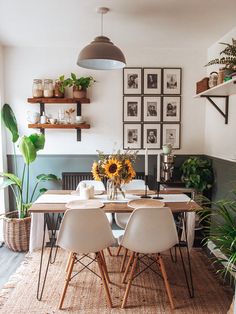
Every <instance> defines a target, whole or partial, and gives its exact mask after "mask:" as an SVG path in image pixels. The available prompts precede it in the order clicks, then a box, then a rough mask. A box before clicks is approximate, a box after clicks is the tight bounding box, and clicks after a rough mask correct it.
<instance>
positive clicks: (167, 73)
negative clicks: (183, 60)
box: [162, 68, 182, 95]
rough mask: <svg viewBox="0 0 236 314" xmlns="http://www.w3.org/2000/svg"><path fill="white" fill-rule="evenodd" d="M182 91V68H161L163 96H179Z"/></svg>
mask: <svg viewBox="0 0 236 314" xmlns="http://www.w3.org/2000/svg"><path fill="white" fill-rule="evenodd" d="M181 91H182V68H163V84H162V93H163V95H180V94H181Z"/></svg>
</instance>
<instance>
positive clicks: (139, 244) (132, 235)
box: [121, 207, 179, 309]
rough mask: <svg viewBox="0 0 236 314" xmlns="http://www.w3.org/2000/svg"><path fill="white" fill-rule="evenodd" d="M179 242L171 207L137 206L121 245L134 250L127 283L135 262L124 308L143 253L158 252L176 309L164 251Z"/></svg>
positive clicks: (127, 267)
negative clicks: (162, 254) (163, 255)
mask: <svg viewBox="0 0 236 314" xmlns="http://www.w3.org/2000/svg"><path fill="white" fill-rule="evenodd" d="M178 242H179V241H178V234H177V230H176V226H175V222H174V218H173V215H172V212H171V210H170V209H169V208H167V207H163V208H137V209H136V210H134V211H133V213H132V214H131V216H130V219H129V221H128V224H127V226H126V229H125V233H124V236H123V238H122V240H121V245H122V246H123V247H124V248H125V249H127V250H129V251H130V252H131V255H130V258H129V261H128V264H127V266H126V270H125V273H124V276H123V278H122V282H123V283H124V282H125V280H126V277H127V275H128V272H129V268H130V266H131V264H132V267H131V271H130V275H129V281H128V284H127V286H126V291H125V294H124V298H123V301H122V305H121V308H124V307H125V305H126V302H127V298H128V294H129V291H130V287H131V284H132V280H133V277H134V271H135V268H136V264H137V261H138V258H139V254H147V255H148V254H157V264H158V266H159V267H160V271H161V273H162V277H163V280H164V284H165V288H166V292H167V295H168V298H169V301H170V305H171V308H172V309H174V302H173V298H172V294H171V289H170V285H169V282H168V278H167V274H166V270H165V265H164V262H163V259H162V256H161V252H163V251H166V250H168V249H170V248H172V247H173V246H175V245H176V244H177V243H178Z"/></svg>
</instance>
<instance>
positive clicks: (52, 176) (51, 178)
mask: <svg viewBox="0 0 236 314" xmlns="http://www.w3.org/2000/svg"><path fill="white" fill-rule="evenodd" d="M36 178H37V179H38V181H42V182H45V181H58V180H60V179H59V178H58V177H57V176H56V175H55V174H52V173H49V174H44V173H42V174H39V175H38V176H37V177H36Z"/></svg>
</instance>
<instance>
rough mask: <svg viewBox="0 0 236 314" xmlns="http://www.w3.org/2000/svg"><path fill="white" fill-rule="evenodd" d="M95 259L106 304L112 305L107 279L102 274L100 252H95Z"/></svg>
mask: <svg viewBox="0 0 236 314" xmlns="http://www.w3.org/2000/svg"><path fill="white" fill-rule="evenodd" d="M96 259H97V262H98V267H99V270H100V273H101V277H102V282H103V286H104V289H105V293H106V298H107V303H108V305H109V306H110V307H112V301H111V296H110V291H109V288H108V285H107V281H106V278H105V274H104V271H103V267H102V255H101V253H100V252H98V253H96Z"/></svg>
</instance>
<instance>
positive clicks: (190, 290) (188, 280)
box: [177, 213, 194, 298]
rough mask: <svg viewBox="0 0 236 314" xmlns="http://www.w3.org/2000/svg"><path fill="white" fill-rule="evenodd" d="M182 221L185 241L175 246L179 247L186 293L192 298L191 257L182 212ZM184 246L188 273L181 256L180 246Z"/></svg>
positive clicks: (185, 222) (185, 223)
mask: <svg viewBox="0 0 236 314" xmlns="http://www.w3.org/2000/svg"><path fill="white" fill-rule="evenodd" d="M181 219H182V223H183V225H184V230H185V241H179V244H177V246H178V247H179V252H180V258H181V262H182V266H183V271H184V276H185V281H186V284H187V288H188V293H189V297H190V298H194V285H193V277H192V266H191V258H190V253H189V248H188V236H187V232H186V230H187V229H186V226H187V221H186V214H185V213H183V215H182V217H181ZM182 247H185V248H186V253H187V260H188V273H189V275H188V273H187V269H186V266H185V262H184V258H183V253H182V250H181V248H182Z"/></svg>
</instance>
